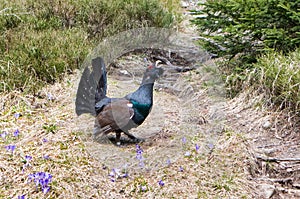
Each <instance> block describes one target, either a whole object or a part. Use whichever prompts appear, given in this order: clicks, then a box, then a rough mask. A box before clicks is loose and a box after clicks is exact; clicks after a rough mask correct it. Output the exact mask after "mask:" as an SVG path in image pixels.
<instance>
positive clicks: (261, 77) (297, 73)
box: [253, 49, 300, 114]
mask: <svg viewBox="0 0 300 199" xmlns="http://www.w3.org/2000/svg"><path fill="white" fill-rule="evenodd" d="M254 66H255V68H256V69H257V70H258V75H257V76H256V78H254V80H255V81H253V82H254V83H253V84H254V85H255V87H256V88H261V89H263V90H264V91H265V92H266V93H267V94H268V96H269V97H270V101H271V102H272V103H273V104H274V105H276V106H277V107H279V108H281V109H283V108H288V109H290V110H292V111H293V112H296V113H298V114H299V113H300V49H297V50H296V51H294V52H291V53H289V54H288V55H283V54H281V53H276V52H272V53H269V54H266V55H264V56H262V57H261V58H260V59H259V60H258V62H257V63H256V64H254Z"/></svg>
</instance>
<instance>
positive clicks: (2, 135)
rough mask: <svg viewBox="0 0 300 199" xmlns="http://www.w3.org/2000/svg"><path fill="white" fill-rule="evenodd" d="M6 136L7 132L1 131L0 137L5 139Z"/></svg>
mask: <svg viewBox="0 0 300 199" xmlns="http://www.w3.org/2000/svg"><path fill="white" fill-rule="evenodd" d="M6 136H7V132H6V131H3V133H1V137H2V138H3V139H5V137H6Z"/></svg>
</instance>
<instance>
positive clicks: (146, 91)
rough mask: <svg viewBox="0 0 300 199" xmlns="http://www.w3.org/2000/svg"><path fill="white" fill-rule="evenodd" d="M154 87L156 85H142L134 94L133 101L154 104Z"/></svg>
mask: <svg viewBox="0 0 300 199" xmlns="http://www.w3.org/2000/svg"><path fill="white" fill-rule="evenodd" d="M153 85H154V83H149V84H141V85H140V87H139V88H138V89H137V90H136V91H135V92H134V93H133V94H132V96H131V97H132V99H133V100H135V101H137V102H139V103H141V104H149V105H152V103H153Z"/></svg>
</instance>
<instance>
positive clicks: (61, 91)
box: [0, 52, 300, 198]
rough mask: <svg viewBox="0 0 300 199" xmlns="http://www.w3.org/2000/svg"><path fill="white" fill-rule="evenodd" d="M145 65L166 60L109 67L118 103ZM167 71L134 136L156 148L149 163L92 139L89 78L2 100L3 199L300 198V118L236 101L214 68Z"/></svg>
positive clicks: (251, 99) (257, 102)
mask: <svg viewBox="0 0 300 199" xmlns="http://www.w3.org/2000/svg"><path fill="white" fill-rule="evenodd" d="M145 56H146V57H147V58H151V57H152V58H153V57H155V56H157V54H156V52H150V53H149V52H146V53H130V54H127V55H126V56H122V57H120V58H119V59H118V60H116V61H115V63H114V65H110V66H109V67H108V95H109V96H110V97H122V96H124V95H126V94H128V93H129V92H132V91H134V90H135V89H136V88H137V87H138V85H139V82H140V81H141V74H142V73H143V71H144V69H145V63H144V61H143V58H145ZM195 59H198V58H197V57H196V58H195ZM199 59H200V58H199ZM175 61H178V60H175ZM177 63H178V62H177ZM179 65H180V64H179ZM129 66H130V67H129ZM180 66H182V67H187V68H189V67H191V65H189V64H187V63H184V64H182V65H180ZM162 67H163V68H164V69H165V73H164V75H163V77H161V78H160V79H159V80H158V81H157V82H156V84H155V90H154V106H153V110H152V112H151V114H150V115H149V117H148V118H147V120H146V121H145V123H144V124H142V125H141V126H139V127H138V128H136V129H134V130H132V131H131V133H133V134H134V135H136V136H138V137H143V138H145V139H146V140H145V142H143V143H140V144H139V146H140V147H141V148H142V150H143V152H142V156H143V159H142V160H140V159H137V158H136V155H137V151H136V144H135V143H130V140H128V139H126V136H124V135H122V145H121V146H120V147H119V146H116V145H115V144H114V143H113V142H110V141H108V142H106V143H99V142H96V141H95V140H93V139H92V136H91V134H92V131H93V126H94V121H93V118H91V117H88V116H83V117H77V116H76V114H75V103H74V102H75V95H76V89H77V84H78V81H79V78H80V71H79V72H78V74H72V75H66V77H65V79H64V81H62V82H59V83H56V84H54V85H49V86H48V87H45V88H44V89H43V90H41V91H40V92H39V93H38V94H37V95H35V96H33V95H23V94H22V93H20V92H17V91H15V92H11V93H5V94H1V97H0V99H1V100H0V113H1V114H0V130H1V138H0V149H1V150H0V171H1V174H0V187H1V190H0V198H18V196H21V195H25V198H299V197H300V189H299V188H300V179H299V173H300V151H299V149H300V147H299V120H298V121H297V118H296V117H292V116H290V115H288V114H285V113H282V112H274V111H270V110H269V109H268V107H265V106H263V105H262V104H261V99H262V96H260V95H254V94H251V93H247V91H245V93H241V94H240V95H239V96H237V97H235V98H234V99H228V98H226V89H225V87H224V85H223V84H224V83H223V81H222V79H221V78H220V74H219V72H218V69H217V66H216V65H215V64H214V61H213V60H209V59H208V60H204V61H202V62H201V63H197V67H196V68H195V69H194V70H190V71H187V72H176V71H174V70H173V68H170V66H169V65H167V64H163V65H162ZM297 125H298V126H297ZM16 130H18V131H16ZM109 136H110V137H113V136H114V134H110V135H109ZM7 146H15V147H16V148H15V149H12V148H11V147H10V148H9V147H7ZM26 156H27V157H26ZM28 156H31V157H32V159H30V158H28ZM36 172H47V173H49V174H51V175H52V179H51V181H50V182H49V183H48V184H49V186H50V191H49V192H48V193H43V192H42V190H41V186H40V185H38V186H36V184H35V183H34V182H31V181H30V180H29V177H28V176H29V175H30V174H32V173H36Z"/></svg>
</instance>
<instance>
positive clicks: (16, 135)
mask: <svg viewBox="0 0 300 199" xmlns="http://www.w3.org/2000/svg"><path fill="white" fill-rule="evenodd" d="M19 133H20V131H19V129H17V130H15V131H14V136H15V137H18V136H19Z"/></svg>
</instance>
